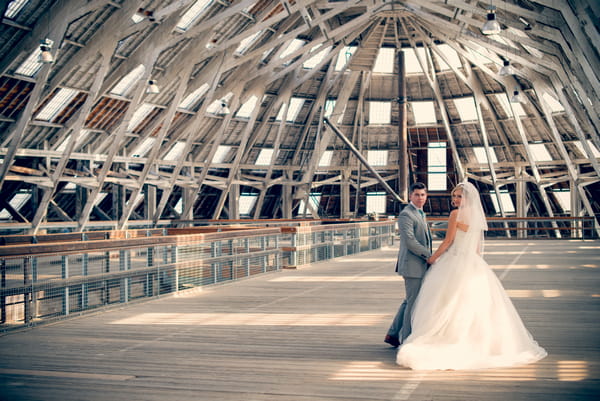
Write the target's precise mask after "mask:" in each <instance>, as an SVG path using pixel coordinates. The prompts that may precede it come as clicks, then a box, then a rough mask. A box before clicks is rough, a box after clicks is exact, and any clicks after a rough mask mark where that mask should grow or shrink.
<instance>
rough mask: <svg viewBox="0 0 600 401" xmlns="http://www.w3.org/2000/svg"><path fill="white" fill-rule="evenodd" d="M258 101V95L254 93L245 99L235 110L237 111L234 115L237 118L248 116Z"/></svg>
mask: <svg viewBox="0 0 600 401" xmlns="http://www.w3.org/2000/svg"><path fill="white" fill-rule="evenodd" d="M257 101H258V97H257V96H255V95H252V96H250V97H249V98H248V100H246V103H244V104H243V105H242V107H240V109H239V110H238V111H237V113H235V116H236V117H238V118H250V115H251V114H252V112H253V111H254V108H255V107H256V102H257Z"/></svg>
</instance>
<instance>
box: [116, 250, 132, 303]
mask: <svg viewBox="0 0 600 401" xmlns="http://www.w3.org/2000/svg"><path fill="white" fill-rule="evenodd" d="M130 268H131V253H130V251H129V250H125V249H122V250H120V251H119V270H121V271H126V270H129V269H130ZM129 281H130V279H129V278H127V277H125V278H122V279H121V291H120V292H121V299H120V300H121V302H123V303H126V302H129V296H130V293H129Z"/></svg>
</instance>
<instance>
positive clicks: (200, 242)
mask: <svg viewBox="0 0 600 401" xmlns="http://www.w3.org/2000/svg"><path fill="white" fill-rule="evenodd" d="M207 231H208V230H201V229H200V230H198V229H167V230H164V232H161V230H158V231H156V232H154V234H156V235H153V236H148V237H142V236H137V237H134V238H127V236H128V232H113V235H110V236H109V237H110V238H109V239H93V240H85V239H84V240H79V241H74V240H73V241H69V242H46V243H38V244H18V245H6V246H3V247H0V310H1V324H0V328H10V327H13V326H15V325H17V326H18V325H20V326H23V325H32V324H35V323H36V322H40V321H48V320H51V319H55V318H61V317H65V316H68V315H70V314H74V313H82V312H85V311H90V310H95V309H98V308H101V307H106V306H109V305H114V304H123V303H127V302H131V301H134V300H140V299H148V298H152V297H157V296H160V295H164V294H169V293H174V292H177V291H181V290H186V289H190V288H194V287H198V286H203V285H209V284H216V283H222V282H226V281H231V280H235V279H238V278H241V277H247V276H251V275H254V274H258V273H264V272H268V271H275V270H279V269H280V268H281V251H280V246H279V239H280V230H279V229H278V228H263V229H239V230H235V231H233V230H225V231H219V232H216V231H215V230H214V229H213V232H207ZM118 237H122V238H118Z"/></svg>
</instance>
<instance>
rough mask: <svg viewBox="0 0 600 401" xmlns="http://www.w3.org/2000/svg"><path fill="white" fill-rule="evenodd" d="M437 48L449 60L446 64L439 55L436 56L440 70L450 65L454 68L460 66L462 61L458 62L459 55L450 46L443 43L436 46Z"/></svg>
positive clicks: (446, 68) (449, 67) (448, 68)
mask: <svg viewBox="0 0 600 401" xmlns="http://www.w3.org/2000/svg"><path fill="white" fill-rule="evenodd" d="M437 49H438V50H439V51H440V53H442V54H443V55H444V56H445V57H446V59H447V60H448V61H449V62H450V65H448V64H447V63H446V62H445V61H444V59H442V58H441V57H439V56H437V59H438V62H439V65H440V70H441V71H446V70H450V69H451V67H454V68H461V67H462V63H461V62H460V57H458V53H457V52H456V50H454V49H453V48H451V47H450V46H448V45H447V44H445V43H444V44H441V45H439V46H437Z"/></svg>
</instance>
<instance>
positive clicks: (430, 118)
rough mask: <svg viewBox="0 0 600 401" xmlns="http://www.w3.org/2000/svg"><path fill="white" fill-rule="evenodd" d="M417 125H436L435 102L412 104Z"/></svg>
mask: <svg viewBox="0 0 600 401" xmlns="http://www.w3.org/2000/svg"><path fill="white" fill-rule="evenodd" d="M410 105H411V108H412V112H413V115H414V118H415V124H436V123H437V118H436V116H435V107H434V106H433V102H411V103H410Z"/></svg>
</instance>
